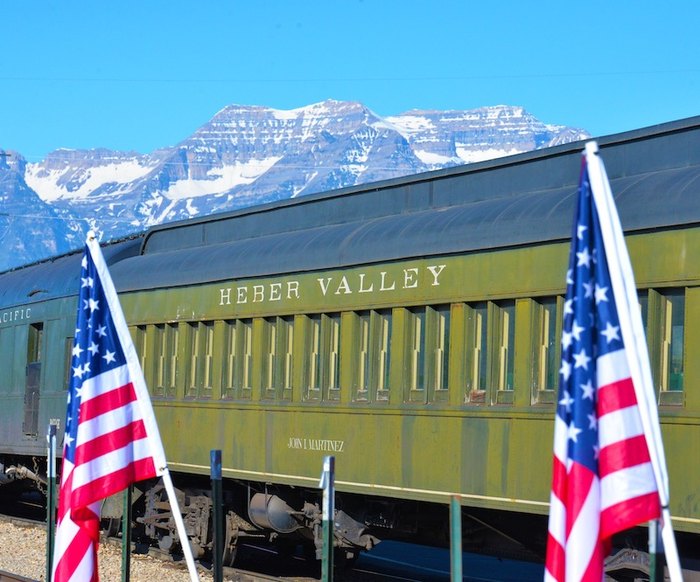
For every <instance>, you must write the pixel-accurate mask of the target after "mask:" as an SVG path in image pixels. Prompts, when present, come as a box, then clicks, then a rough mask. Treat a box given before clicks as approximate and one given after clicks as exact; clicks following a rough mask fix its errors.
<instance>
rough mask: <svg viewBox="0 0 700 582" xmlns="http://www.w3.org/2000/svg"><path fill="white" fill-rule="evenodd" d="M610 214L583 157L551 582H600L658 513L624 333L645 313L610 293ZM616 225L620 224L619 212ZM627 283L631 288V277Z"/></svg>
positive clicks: (613, 261) (567, 306) (567, 318)
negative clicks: (616, 545) (620, 547)
mask: <svg viewBox="0 0 700 582" xmlns="http://www.w3.org/2000/svg"><path fill="white" fill-rule="evenodd" d="M591 155H592V154H591ZM596 155H597V154H596ZM605 180H606V184H607V178H606V179H605ZM610 201H612V198H611V197H610ZM609 211H610V208H609V206H606V207H604V208H603V209H601V208H600V207H599V206H598V205H597V204H596V200H595V196H594V195H593V192H592V190H591V181H590V177H589V166H588V164H587V162H586V159H585V158H584V161H583V166H582V170H581V179H580V183H579V190H578V204H577V210H576V219H575V224H574V233H573V236H572V243H571V254H570V261H569V271H568V273H567V281H566V282H567V290H566V299H565V302H564V325H563V331H562V339H561V345H562V362H561V369H560V383H559V395H558V405H557V409H556V417H555V428H554V463H553V473H552V492H551V505H550V515H549V536H548V541H547V558H546V562H545V567H546V570H545V580H557V581H563V580H567V581H572V580H595V581H597V582H600V580H601V579H602V578H603V561H604V559H605V557H606V556H607V554H608V553H609V551H610V546H611V537H612V536H613V534H615V533H617V532H619V531H622V530H624V529H627V528H630V527H633V526H635V525H637V524H640V523H644V522H647V521H649V520H653V519H656V518H658V517H659V516H660V514H661V503H660V498H659V488H658V486H657V480H656V478H655V473H654V468H653V466H652V459H651V455H650V447H649V446H648V445H649V443H648V441H647V437H646V436H645V431H644V426H643V425H644V423H643V421H642V416H641V414H640V406H639V402H638V397H637V393H636V390H635V385H634V384H635V382H633V377H634V374H631V372H630V370H631V368H632V367H633V366H635V365H636V363H635V362H634V361H631V358H638V357H639V354H637V353H634V354H633V353H632V350H635V345H633V344H635V343H636V342H633V341H629V342H628V343H629V345H626V342H625V341H623V338H627V337H629V336H627V335H625V334H624V333H623V330H622V329H621V327H624V325H625V322H627V321H628V320H630V318H634V317H637V318H639V313H638V309H639V308H638V305H637V304H636V296H635V302H634V303H635V305H634V306H630V304H629V301H628V298H627V297H624V298H623V297H619V296H616V294H615V293H613V288H614V287H616V286H615V285H614V284H613V282H612V281H611V272H610V266H612V267H613V268H615V269H617V265H618V264H619V260H618V257H613V256H612V255H613V253H619V252H624V253H625V257H626V260H627V261H628V257H627V256H626V250H623V251H621V250H620V248H619V247H616V246H615V247H614V248H609V247H608V248H606V245H605V244H604V242H603V240H604V235H603V233H602V230H601V218H600V217H601V215H602V213H603V212H608V213H609ZM606 218H607V219H609V218H610V216H609V214H608V215H606ZM614 220H616V221H617V224H618V225H619V219H618V218H617V213H616V211H615V212H614ZM620 232H621V231H620ZM618 271H619V269H617V271H616V272H615V273H614V275H615V276H616V277H617V275H618ZM630 275H631V272H630ZM625 285H626V286H627V288H631V289H633V288H634V280H633V277H632V281H626V282H625ZM630 286H631V287H630ZM625 309H626V310H627V312H626V313H623V310H625ZM632 309H637V313H636V314H635V313H631V310H632ZM621 318H623V320H624V322H623V324H621V322H620V319H621ZM639 321H640V322H641V319H639ZM640 327H641V323H640ZM645 354H646V351H645ZM646 357H647V360H648V355H646ZM657 422H658V421H657Z"/></svg>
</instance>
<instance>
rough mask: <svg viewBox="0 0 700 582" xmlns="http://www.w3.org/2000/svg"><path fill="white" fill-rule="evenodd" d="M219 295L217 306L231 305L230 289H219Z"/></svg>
mask: <svg viewBox="0 0 700 582" xmlns="http://www.w3.org/2000/svg"><path fill="white" fill-rule="evenodd" d="M219 293H220V294H221V300H220V301H219V305H231V287H229V288H228V289H219Z"/></svg>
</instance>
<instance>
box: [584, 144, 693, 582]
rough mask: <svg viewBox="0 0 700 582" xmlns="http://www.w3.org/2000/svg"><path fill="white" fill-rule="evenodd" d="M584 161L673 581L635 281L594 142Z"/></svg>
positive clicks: (677, 570) (672, 549)
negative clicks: (656, 495) (656, 491)
mask: <svg viewBox="0 0 700 582" xmlns="http://www.w3.org/2000/svg"><path fill="white" fill-rule="evenodd" d="M586 165H587V167H588V177H589V180H590V184H591V191H592V193H593V198H594V201H595V205H596V208H597V209H598V218H599V220H600V228H601V232H602V236H603V243H604V246H605V249H606V251H607V252H606V254H607V258H608V266H609V269H610V279H611V283H612V287H613V294H614V296H615V298H616V301H618V305H619V306H620V307H622V308H621V309H618V316H619V319H620V331H621V333H622V339H623V342H624V344H625V346H627V348H628V349H627V354H628V363H629V367H630V376H631V377H632V383H633V385H634V390H635V394H636V396H637V404H638V407H639V411H640V416H641V422H642V426H643V428H644V435H645V437H646V442H647V446H648V447H649V455H650V457H651V464H652V468H653V471H654V478H655V480H656V486H657V489H658V492H659V501H660V503H661V511H662V520H661V527H662V529H661V536H662V539H663V542H664V547H665V550H666V561H667V564H668V571H669V574H670V576H671V580H672V581H675V580H678V581H682V580H683V576H682V573H681V566H680V560H679V558H678V549H677V547H676V540H675V537H674V535H673V526H672V524H671V513H670V511H669V507H668V505H669V487H668V473H667V472H666V459H665V456H664V448H663V443H662V440H661V429H660V427H659V415H658V410H657V407H656V399H655V395H654V384H653V381H652V377H651V366H650V364H649V354H648V348H647V343H646V337H645V334H644V326H643V324H642V316H641V313H640V310H639V300H638V298H637V288H636V285H635V282H634V273H633V270H632V263H631V261H630V258H629V253H628V252H627V246H626V245H625V240H624V236H623V233H622V226H621V225H620V218H619V216H618V214H617V209H616V207H615V202H614V200H613V196H612V191H611V190H610V182H609V181H608V176H607V173H606V172H605V166H604V165H603V161H602V160H601V159H600V156H599V155H598V144H597V143H596V142H595V141H593V142H588V143H587V144H586Z"/></svg>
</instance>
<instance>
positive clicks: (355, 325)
mask: <svg viewBox="0 0 700 582" xmlns="http://www.w3.org/2000/svg"><path fill="white" fill-rule="evenodd" d="M599 144H600V146H601V152H602V156H603V159H604V160H605V162H606V165H607V167H608V172H609V175H610V177H611V183H612V188H613V192H614V194H615V195H616V200H617V204H618V207H619V209H620V214H621V218H622V222H623V227H624V228H625V231H626V236H627V244H628V248H629V251H630V254H631V258H632V262H633V266H634V269H635V275H636V280H637V285H638V290H639V302H640V309H641V310H642V315H643V320H644V322H645V325H646V330H647V339H648V345H649V352H650V356H651V364H652V371H653V375H654V382H655V386H656V389H657V396H658V402H659V410H660V418H661V428H662V433H663V438H664V444H665V449H666V456H667V460H668V470H669V476H670V484H671V514H672V516H673V521H674V526H675V528H676V530H677V531H678V532H679V534H680V536H681V538H682V540H686V539H687V540H693V539H695V538H694V536H695V535H696V534H698V533H700V504H699V503H698V499H700V463H694V462H692V461H690V459H692V456H693V453H694V450H695V448H696V447H697V444H698V443H699V442H700V390H699V389H698V387H700V363H699V362H698V358H695V357H693V356H694V355H695V354H697V352H698V349H699V346H700V337H698V334H700V331H699V330H698V326H697V325H693V323H694V322H695V323H696V322H698V321H700V261H698V257H699V254H700V119H699V118H694V119H691V120H684V121H681V122H676V123H673V124H668V125H664V126H659V127H655V128H650V129H647V130H640V131H638V132H631V133H628V134H622V135H619V136H612V137H609V138H603V139H601V140H599ZM581 149H582V144H574V145H566V146H559V147H556V148H552V149H549V150H543V151H539V152H535V153H531V154H524V155H519V156H514V157H512V158H506V159H502V160H496V161H493V162H484V163H480V164H474V165H471V166H467V167H460V168H455V169H451V170H444V171H439V172H433V173H429V174H425V175H421V176H416V177H411V178H404V179H398V180H394V181H391V182H385V183H381V184H372V185H367V186H362V187H357V188H352V189H347V190H345V191H340V192H337V193H329V194H323V195H317V196H311V197H308V198H302V199H299V200H295V201H286V202H280V203H276V204H272V205H268V206H263V207H258V208H253V209H247V210H241V211H238V212H235V213H231V214H227V215H221V216H212V217H209V218H206V219H201V220H193V221H188V222H183V223H177V224H172V225H166V226H162V227H157V228H154V229H152V230H151V231H149V233H147V234H146V235H145V237H143V239H142V240H140V239H139V240H136V241H127V242H123V243H119V244H117V245H112V246H110V247H108V262H109V263H110V265H111V267H110V268H111V271H112V275H113V277H114V279H115V283H116V284H117V288H118V290H119V291H120V298H121V301H122V305H123V308H124V311H125V314H126V317H127V320H128V322H129V325H130V330H131V332H132V336H133V339H134V342H135V345H136V349H137V352H138V355H139V358H140V360H141V364H142V367H143V370H144V374H145V377H146V381H147V384H148V386H149V390H150V392H151V396H152V401H153V405H154V408H155V412H156V416H157V419H158V423H159V427H160V431H161V435H162V437H163V441H164V446H165V450H166V454H167V457H168V460H169V465H170V468H171V470H172V471H174V472H175V474H176V477H178V478H179V482H177V481H176V484H177V485H178V486H179V487H180V488H181V489H182V490H183V492H184V493H185V494H186V496H187V497H186V500H187V501H186V504H185V508H184V511H185V513H186V514H187V515H188V516H189V521H188V523H190V524H195V525H196V527H195V525H192V531H191V534H192V543H193V544H194V545H195V547H197V548H199V549H201V550H202V551H205V550H206V549H207V548H209V547H210V546H211V535H210V534H209V533H207V531H208V527H209V526H208V523H209V522H208V521H207V520H208V519H209V513H208V512H209V508H210V500H209V494H208V491H207V487H208V485H207V475H208V472H209V451H210V450H211V449H221V450H222V452H223V475H224V477H225V478H226V479H227V481H226V490H227V510H228V511H229V512H230V513H229V519H228V521H227V535H228V546H227V556H228V558H229V561H230V560H232V559H233V556H234V555H235V546H236V542H237V540H238V539H239V538H240V537H241V536H246V535H247V536H255V537H262V538H265V539H268V540H272V539H277V540H283V539H285V537H291V538H293V539H297V540H306V541H309V542H310V543H313V542H314V541H315V542H316V544H318V543H319V540H318V533H319V530H318V527H315V526H318V519H319V510H320V507H319V496H318V491H317V486H318V479H319V474H320V471H321V466H322V459H323V457H324V456H326V455H334V456H335V458H336V462H335V466H336V487H337V490H338V500H339V501H338V508H339V509H340V510H341V512H340V513H339V515H338V516H337V519H338V522H339V524H341V525H340V527H339V529H338V530H337V531H336V535H337V544H338V546H339V547H340V548H343V549H345V551H346V552H347V553H348V555H353V554H355V553H356V552H357V551H358V550H359V549H360V548H369V547H371V546H372V545H373V544H374V543H376V541H377V540H381V539H383V538H389V537H401V538H409V539H415V540H422V541H425V540H426V539H429V540H431V541H433V542H435V541H438V540H439V539H441V536H443V537H442V539H443V540H444V539H446V538H445V537H444V536H446V535H447V532H448V523H447V519H446V516H447V504H448V503H449V500H450V498H451V497H453V496H456V497H457V498H458V499H459V501H460V503H461V504H462V506H463V512H464V534H463V539H464V543H465V547H466V548H470V549H477V550H481V551H488V552H491V553H500V554H503V555H507V554H511V555H512V554H519V555H522V553H523V552H524V551H527V552H530V554H529V555H531V556H534V557H537V556H541V552H542V551H543V548H544V542H545V539H546V514H547V512H548V502H549V491H550V481H551V465H552V440H553V418H554V404H555V401H556V389H557V383H558V377H559V368H560V365H561V357H560V342H559V338H560V337H561V325H562V313H563V294H564V290H565V274H566V269H567V261H568V252H569V239H570V232H571V228H572V220H573V201H574V197H575V192H576V185H577V180H578V174H579V165H580V152H581ZM78 260H79V259H78V258H77V256H75V255H74V256H69V257H63V258H60V259H57V260H55V261H53V262H51V263H48V264H45V265H41V264H40V265H35V266H31V267H27V268H26V269H21V270H19V271H15V272H10V273H6V274H3V275H0V286H1V285H3V284H4V283H5V282H6V283H5V285H4V287H2V288H1V289H2V290H0V299H1V301H2V302H1V305H2V307H1V308H0V358H2V361H1V365H2V368H3V369H4V370H5V371H6V372H7V374H6V377H7V378H9V380H4V381H3V382H2V384H1V385H0V396H1V397H2V402H3V407H2V410H1V411H0V415H1V416H0V418H1V420H2V421H1V422H0V443H1V446H2V448H1V449H0V455H1V456H2V458H0V461H2V463H3V465H4V469H5V472H4V477H3V480H4V482H8V481H16V480H17V475H18V472H21V471H20V468H30V469H31V467H30V463H29V462H28V461H27V459H29V458H32V457H34V458H37V457H40V456H41V455H43V454H44V453H43V452H42V446H43V445H42V439H43V436H42V434H41V431H42V430H43V427H44V426H45V425H46V424H47V423H48V422H49V421H51V420H52V419H55V420H54V422H56V423H58V424H61V423H62V420H61V418H62V416H63V414H64V412H63V409H64V406H65V390H66V387H67V383H68V374H69V370H70V350H71V346H72V343H73V337H72V335H73V327H74V317H75V315H74V314H75V291H77V282H76V279H77V276H78V274H79V272H78V267H77V263H78ZM70 269H75V273H73V272H72V271H71V270H70ZM71 284H75V285H74V288H73V287H70V285H71ZM59 432H60V431H59ZM35 464H36V463H35ZM10 468H12V469H13V471H12V472H11V473H8V470H9V469H10ZM33 471H34V472H37V469H36V468H35V469H33ZM38 472H40V468H39V469H38ZM144 490H145V496H144V498H145V499H146V514H145V515H144V519H143V521H144V523H145V524H146V525H145V535H151V536H152V537H153V538H154V539H156V540H159V541H160V542H161V545H162V546H163V547H165V546H168V544H167V543H166V542H164V541H163V539H164V538H165V537H166V536H169V537H172V536H174V535H175V534H174V532H173V529H174V528H173V527H172V526H171V524H169V522H168V519H167V514H165V513H163V511H162V510H158V509H156V504H155V501H157V500H158V499H159V498H160V495H161V491H160V490H159V488H158V487H157V486H153V484H150V485H148V486H146V487H145V488H144ZM110 511H112V510H106V514H107V515H106V517H118V512H113V513H110ZM154 523H160V524H161V525H162V527H160V528H158V527H153V524H154ZM168 543H169V539H168ZM168 547H169V546H168ZM682 547H683V544H682Z"/></svg>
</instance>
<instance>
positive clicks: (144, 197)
mask: <svg viewBox="0 0 700 582" xmlns="http://www.w3.org/2000/svg"><path fill="white" fill-rule="evenodd" d="M586 137H588V134H587V133H586V132H585V131H582V130H578V129H575V128H569V127H564V126H555V125H547V124H545V123H543V122H541V121H539V120H537V119H536V118H534V117H533V116H532V115H530V114H529V113H527V112H526V111H525V110H523V109H522V108H520V107H508V106H497V107H483V108H479V109H474V110H470V111H418V110H414V111H409V112H407V113H404V114H401V115H396V116H391V117H385V118H382V117H380V116H378V115H376V114H375V113H373V112H372V111H371V110H369V109H368V108H367V107H365V106H364V105H362V104H361V103H355V102H343V101H332V100H329V101H324V102H322V103H316V104H313V105H309V106H307V107H301V108H299V109H294V110H288V111H287V110H277V109H271V108H268V107H258V106H241V105H231V106H228V107H226V108H224V109H222V110H221V111H219V112H218V113H217V114H216V115H215V116H214V117H213V118H212V119H211V120H210V121H209V122H208V123H206V124H205V125H203V126H202V127H200V128H199V129H198V130H197V131H196V132H195V133H194V134H192V135H191V136H190V137H188V138H186V139H185V140H184V141H182V142H180V143H179V144H177V145H175V146H173V147H169V148H164V149H161V150H158V151H155V152H152V153H150V154H138V153H135V152H115V151H110V150H106V149H95V150H57V151H55V152H52V153H51V154H50V155H49V156H47V157H46V159H44V160H43V161H41V162H39V163H35V164H29V163H26V162H25V161H24V160H23V158H21V156H20V155H18V154H14V155H13V156H11V157H3V156H0V200H2V201H3V204H4V206H3V210H2V213H3V214H7V215H8V216H7V217H6V216H3V215H2V214H0V236H4V240H5V241H6V246H4V247H3V251H2V252H1V253H0V269H6V268H9V267H12V266H15V265H19V264H23V263H26V262H30V261H34V260H38V259H41V258H43V257H46V256H48V255H51V254H56V253H61V252H65V251H67V250H69V249H71V248H76V247H78V246H80V245H81V244H82V240H83V238H84V233H85V232H87V230H89V229H91V228H92V229H95V230H97V231H98V232H100V233H102V236H103V238H106V239H109V238H116V237H120V236H124V235H126V234H129V233H133V232H136V231H140V230H143V229H144V228H147V227H148V226H150V225H153V224H159V223H162V222H166V221H170V220H176V219H185V218H190V217H193V216H198V215H206V214H211V213H214V212H223V211H227V210H232V209H235V208H240V207H243V206H249V205H253V204H260V203H263V202H269V201H273V200H280V199H284V198H291V197H295V196H302V195H305V194H311V193H315V192H322V191H325V190H332V189H336V188H342V187H346V186H352V185H356V184H360V183H367V182H374V181H378V180H384V179H389V178H396V177H399V176H405V175H409V174H415V173H419V172H424V171H428V170H433V169H438V168H444V167H448V166H454V165H459V164H464V163H470V162H475V161H481V160H485V159H490V158H495V157H500V156H504V155H509V154H515V153H520V152H524V151H529V150H533V149H538V148H542V147H547V146H550V145H555V144H559V143H566V142H570V141H575V140H578V139H584V138H586ZM8 160H12V161H8ZM5 208H7V210H5ZM26 215H36V216H38V217H41V220H40V222H39V225H38V226H37V229H38V231H40V232H34V231H33V230H32V229H29V230H25V229H22V228H19V229H18V228H16V226H13V224H15V225H16V224H17V223H18V222H17V221H18V219H17V218H10V217H19V216H26ZM13 220H14V221H15V222H14V223H12V221H13ZM2 233H4V235H3V234H2ZM39 234H43V236H44V238H45V239H46V240H45V241H44V242H41V243H39V242H38V241H34V240H33V239H34V237H35V236H39ZM7 243H9V246H8V245H7Z"/></svg>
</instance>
